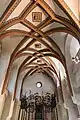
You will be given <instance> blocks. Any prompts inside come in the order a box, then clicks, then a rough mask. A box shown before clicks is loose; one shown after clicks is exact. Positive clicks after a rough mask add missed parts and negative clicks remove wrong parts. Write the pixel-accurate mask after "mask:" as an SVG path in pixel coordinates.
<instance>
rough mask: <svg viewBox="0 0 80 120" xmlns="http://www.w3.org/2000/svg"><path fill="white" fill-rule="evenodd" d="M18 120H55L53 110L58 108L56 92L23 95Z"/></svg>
mask: <svg viewBox="0 0 80 120" xmlns="http://www.w3.org/2000/svg"><path fill="white" fill-rule="evenodd" d="M20 101H21V106H20V111H19V117H18V120H55V119H54V117H55V116H53V112H54V110H55V108H56V97H55V94H50V93H46V94H45V95H42V96H40V95H39V94H38V93H35V94H30V95H29V96H28V97H26V95H22V96H21V98H20Z"/></svg>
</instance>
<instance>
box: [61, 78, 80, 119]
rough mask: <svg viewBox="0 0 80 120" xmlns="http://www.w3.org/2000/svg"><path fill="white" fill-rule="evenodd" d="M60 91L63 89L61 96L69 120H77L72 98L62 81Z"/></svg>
mask: <svg viewBox="0 0 80 120" xmlns="http://www.w3.org/2000/svg"><path fill="white" fill-rule="evenodd" d="M62 89H63V96H64V107H65V108H66V109H67V111H68V117H69V120H78V118H77V112H76V106H75V104H74V103H73V100H72V97H71V95H70V93H69V90H68V86H67V84H66V82H65V80H64V81H62Z"/></svg>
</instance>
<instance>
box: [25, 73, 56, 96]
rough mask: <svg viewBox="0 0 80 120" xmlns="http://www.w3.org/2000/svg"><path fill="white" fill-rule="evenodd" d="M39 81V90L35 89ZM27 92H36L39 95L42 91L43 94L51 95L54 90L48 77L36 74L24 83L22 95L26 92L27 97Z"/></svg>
mask: <svg viewBox="0 0 80 120" xmlns="http://www.w3.org/2000/svg"><path fill="white" fill-rule="evenodd" d="M39 81H41V82H42V87H41V88H37V87H36V83H37V82H39ZM29 90H31V91H32V93H36V92H38V93H40V94H41V93H42V91H43V92H44V93H46V92H50V93H53V92H54V90H55V88H54V85H53V83H52V81H51V80H50V78H49V77H47V76H46V75H44V74H41V73H36V74H34V75H32V76H30V77H27V78H26V79H25V81H24V84H23V93H25V92H27V95H29Z"/></svg>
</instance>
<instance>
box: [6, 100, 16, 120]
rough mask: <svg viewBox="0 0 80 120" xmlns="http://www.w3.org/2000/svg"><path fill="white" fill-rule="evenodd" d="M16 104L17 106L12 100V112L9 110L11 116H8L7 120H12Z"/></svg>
mask: <svg viewBox="0 0 80 120" xmlns="http://www.w3.org/2000/svg"><path fill="white" fill-rule="evenodd" d="M14 104H15V100H13V99H12V101H11V106H10V110H9V115H8V117H7V119H6V120H12V116H13V110H14Z"/></svg>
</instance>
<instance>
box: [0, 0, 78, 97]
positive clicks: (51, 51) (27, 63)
mask: <svg viewBox="0 0 80 120" xmlns="http://www.w3.org/2000/svg"><path fill="white" fill-rule="evenodd" d="M51 1H52V2H53V0H51ZM54 2H55V4H56V5H57V6H58V7H59V9H62V10H63V12H64V14H65V16H66V17H63V16H61V15H58V14H56V11H53V9H52V8H51V7H50V6H49V5H48V4H47V2H46V1H44V0H30V1H28V4H26V2H25V0H14V1H13V0H12V1H11V3H10V4H9V6H8V8H7V9H6V10H5V12H4V13H3V15H2V17H1V20H0V39H3V38H5V37H7V36H14V35H18V36H23V39H22V40H21V41H20V43H19V44H18V45H17V47H15V48H14V50H13V52H12V54H11V56H10V61H9V65H8V69H7V72H6V75H5V80H4V84H3V88H2V93H3V92H4V91H5V90H6V89H7V87H8V83H9V79H8V78H9V76H10V72H11V67H12V66H13V64H14V63H15V61H17V60H19V59H20V58H23V56H25V59H24V60H22V62H21V64H20V66H19V69H18V73H17V78H16V83H15V89H14V96H13V98H15V96H16V90H17V84H18V80H19V79H18V78H19V75H20V74H21V73H22V72H24V71H26V74H25V76H24V77H23V80H22V84H23V82H24V80H25V78H26V77H27V76H30V75H32V74H34V73H35V72H41V73H44V74H46V75H47V76H49V77H50V78H51V79H53V82H54V84H55V86H56V83H57V82H55V80H56V78H55V76H54V74H55V75H56V77H57V79H58V80H59V82H61V81H60V78H59V71H58V68H57V66H56V64H55V62H54V61H53V60H52V59H51V58H50V57H53V58H56V59H57V60H59V61H60V62H61V63H62V65H63V66H64V69H65V72H66V76H67V81H68V85H69V89H70V93H71V94H72V89H71V84H70V79H69V75H68V71H67V66H66V60H65V56H64V53H63V51H61V48H60V46H59V45H58V44H57V43H56V42H55V40H54V39H52V38H51V37H50V35H54V34H55V33H65V34H70V35H72V36H73V37H75V38H76V39H77V40H78V41H79V42H80V33H79V25H78V24H76V23H77V21H75V19H73V18H74V15H73V14H72V16H71V15H70V14H69V11H68V10H67V9H66V8H65V9H64V6H63V5H62V4H61V1H60V0H59V1H58V0H54ZM21 3H22V4H23V3H25V4H26V6H25V7H24V8H23V10H22V11H21V12H20V14H19V15H18V14H17V16H16V15H15V17H11V16H13V15H14V13H15V11H17V9H18V8H17V7H19V5H20V4H21ZM36 7H39V8H40V10H42V11H43V13H44V14H46V18H45V19H44V20H42V21H41V22H40V23H39V24H38V25H34V24H33V22H31V21H29V19H27V16H28V15H29V14H30V13H31V12H32V10H34V8H36ZM52 23H53V24H54V23H55V24H57V23H58V24H59V26H57V25H56V27H53V28H51V29H49V30H47V29H46V31H45V32H44V31H43V29H44V28H45V27H47V26H48V25H50V24H52ZM16 26H18V27H16ZM20 26H24V27H23V29H22V27H21V29H19V28H20ZM30 38H31V40H30ZM36 44H37V46H38V47H36ZM39 46H40V47H39ZM42 46H43V47H42Z"/></svg>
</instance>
